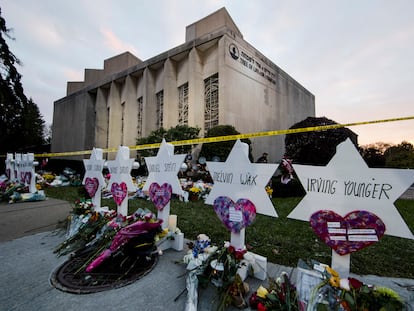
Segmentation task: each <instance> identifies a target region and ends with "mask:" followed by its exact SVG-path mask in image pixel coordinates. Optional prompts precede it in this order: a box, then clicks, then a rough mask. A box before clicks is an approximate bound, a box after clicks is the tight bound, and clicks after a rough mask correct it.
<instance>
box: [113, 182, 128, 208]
mask: <svg viewBox="0 0 414 311" xmlns="http://www.w3.org/2000/svg"><path fill="white" fill-rule="evenodd" d="M111 193H112V197H113V198H114V201H115V203H116V205H121V203H122V202H123V201H124V199H125V198H126V196H127V194H128V190H127V185H126V183H124V182H121V183H120V184H118V183H116V182H114V183H113V184H112V186H111Z"/></svg>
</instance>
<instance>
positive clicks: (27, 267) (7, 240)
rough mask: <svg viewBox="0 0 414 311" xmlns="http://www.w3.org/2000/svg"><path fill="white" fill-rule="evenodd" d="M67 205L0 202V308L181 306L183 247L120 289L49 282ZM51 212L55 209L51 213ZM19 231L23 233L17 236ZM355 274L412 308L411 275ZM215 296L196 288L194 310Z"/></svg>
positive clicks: (274, 268)
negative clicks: (77, 288) (88, 290)
mask: <svg viewBox="0 0 414 311" xmlns="http://www.w3.org/2000/svg"><path fill="white" fill-rule="evenodd" d="M20 204H22V205H20ZM70 209H71V207H70V204H69V203H67V202H64V201H60V200H54V199H49V200H46V201H42V202H32V203H16V204H11V205H4V204H0V221H1V223H0V224H1V231H0V238H1V241H2V242H1V243H0V262H1V264H0V278H1V279H0V280H1V283H2V286H1V287H0V310H8V311H27V310H29V311H30V310H36V311H43V310H46V311H47V310H53V311H56V310H67V311H71V310H74V311H75V310H85V311H89V310H91V311H92V310H101V311H106V310H108V311H109V310H117V311H122V310H143V309H145V310H146V311H157V310H160V311H161V310H171V311H175V310H177V311H178V310H184V307H185V301H186V294H183V295H182V296H181V297H180V298H179V299H178V300H177V301H174V299H175V298H176V297H177V295H179V293H180V292H181V291H182V290H183V289H184V288H185V278H184V277H181V278H179V276H180V275H182V274H184V273H185V266H184V265H182V264H177V263H176V262H177V261H180V260H181V259H182V258H183V256H184V254H185V251H182V252H176V251H174V250H168V251H165V252H164V254H163V255H162V256H160V257H159V260H158V263H157V265H156V266H155V268H154V269H153V270H152V271H151V272H150V273H149V274H148V275H147V276H145V277H143V278H141V279H139V280H137V281H136V282H134V283H132V284H130V285H128V286H125V287H121V288H118V289H112V290H108V291H104V292H99V293H94V294H84V295H77V294H70V293H66V292H62V291H60V290H58V289H56V288H54V287H53V286H52V285H51V284H50V276H51V274H52V273H53V271H54V270H55V269H56V268H58V267H59V266H60V265H61V264H62V263H63V262H64V261H65V260H66V257H64V258H57V257H56V255H55V254H53V249H54V248H55V247H56V246H57V245H58V244H59V243H61V242H62V241H63V240H64V235H65V230H64V229H55V228H56V227H59V226H60V227H61V225H62V221H64V220H65V218H66V217H67V215H68V213H69V211H70ZM52 210H55V211H53V213H52ZM31 212H35V213H34V214H32V213H31ZM34 215H36V216H37V217H34ZM8 219H14V220H13V224H14V225H11V224H10V225H8V226H7V228H6V227H4V224H5V222H7V221H8ZM14 231H16V232H14ZM39 231H40V233H36V234H33V233H35V232H39ZM27 234H30V235H27ZM22 235H26V236H24V237H20V236H22ZM282 271H286V272H288V273H292V278H293V280H295V271H296V270H295V269H292V268H289V267H284V266H280V265H276V264H271V263H268V274H269V275H270V276H272V277H273V276H279V274H280V273H281V272H282ZM353 276H354V277H357V278H359V279H361V280H362V281H364V282H366V283H370V284H376V285H382V286H387V287H390V288H392V289H394V290H396V291H397V292H398V293H399V294H400V295H401V296H402V297H403V298H404V299H405V300H406V301H409V302H410V303H411V305H412V306H414V291H413V290H414V279H397V278H382V277H377V276H356V275H353ZM247 281H248V283H249V285H250V289H251V292H252V291H254V290H256V289H257V287H258V286H259V285H260V284H265V285H267V281H260V280H257V279H251V278H249V279H247ZM397 283H398V284H400V285H401V284H402V285H405V286H410V288H408V287H407V288H405V287H401V286H399V285H398V284H397ZM409 289H411V290H409ZM215 297H216V296H215V292H214V290H212V289H209V290H200V291H199V305H198V310H214V308H213V307H212V302H213V301H214V298H215ZM231 310H236V309H231ZM245 310H249V309H245Z"/></svg>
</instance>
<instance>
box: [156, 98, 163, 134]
mask: <svg viewBox="0 0 414 311" xmlns="http://www.w3.org/2000/svg"><path fill="white" fill-rule="evenodd" d="M155 96H157V111H156V113H157V121H156V126H157V129H159V128H160V127H163V126H164V91H160V92H158V93H157V94H155Z"/></svg>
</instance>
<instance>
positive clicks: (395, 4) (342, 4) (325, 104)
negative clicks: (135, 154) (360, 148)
mask: <svg viewBox="0 0 414 311" xmlns="http://www.w3.org/2000/svg"><path fill="white" fill-rule="evenodd" d="M0 7H1V15H2V16H3V18H4V19H5V20H6V25H7V27H8V28H12V29H13V32H12V36H13V37H14V38H15V40H13V41H12V40H8V41H7V42H8V45H9V48H10V50H11V51H12V52H13V53H14V55H15V56H16V57H17V58H19V59H20V61H21V62H22V66H21V67H20V66H18V67H17V69H18V71H19V73H20V74H21V75H22V83H23V87H24V91H25V94H26V96H27V97H29V98H32V99H33V101H34V102H35V103H36V104H37V106H38V107H39V109H40V113H41V114H42V116H43V119H44V120H45V122H46V123H47V124H51V123H52V119H53V103H54V102H55V101H56V100H58V99H60V98H63V97H65V96H66V84H67V82H68V81H83V74H84V69H85V68H88V69H103V63H104V60H105V59H107V58H110V57H113V56H115V55H118V54H121V53H123V52H125V51H129V52H131V53H132V54H134V55H135V56H137V57H138V58H140V59H141V60H143V61H145V60H147V59H149V58H151V57H154V56H156V55H158V54H160V53H162V52H165V51H167V50H170V49H172V48H174V47H176V46H179V45H181V44H183V43H184V42H185V28H186V26H188V25H190V24H192V23H194V22H196V21H198V20H200V19H202V18H204V17H205V16H207V15H209V14H211V13H213V12H215V11H217V10H218V9H220V8H222V7H225V8H226V9H227V11H228V12H229V14H230V16H231V17H232V19H233V21H234V22H235V24H236V25H237V27H238V28H239V30H240V31H241V33H242V34H243V37H244V39H245V40H246V41H247V42H249V43H250V44H251V45H253V46H254V47H255V48H256V49H258V50H259V51H260V52H261V53H262V54H263V55H265V56H266V57H267V58H269V59H270V60H271V61H273V62H274V63H275V64H276V65H277V66H279V67H280V68H281V69H283V70H284V71H285V72H287V73H288V74H289V75H290V76H292V77H293V78H294V79H295V80H296V81H298V82H299V83H300V84H302V85H303V86H304V87H305V88H306V89H308V90H309V91H310V92H311V93H312V94H314V95H315V105H316V116H317V117H327V118H329V119H332V120H334V121H335V122H337V123H341V124H346V123H353V122H362V121H373V120H384V119H391V118H399V117H411V116H414V92H413V90H412V89H411V88H414V83H413V82H414V1H411V0H393V1H389V0H364V1H360V0H346V1H345V0H341V1H340V0H312V1H308V0H289V1H288V0H284V1H281V0H258V1H251V0H227V1H219V0H203V1H199V0H70V1H69V0H68V1H64V0H36V1H33V0H3V1H2V3H1V4H0ZM350 129H351V130H353V131H354V132H355V133H356V134H358V141H359V144H360V145H365V144H370V143H375V142H386V143H392V144H399V143H401V142H402V141H408V142H411V143H414V120H408V121H399V122H388V123H380V124H375V125H361V126H354V127H350Z"/></svg>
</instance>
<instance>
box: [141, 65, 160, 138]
mask: <svg viewBox="0 0 414 311" xmlns="http://www.w3.org/2000/svg"><path fill="white" fill-rule="evenodd" d="M143 94H144V107H143V114H144V118H143V120H142V121H143V126H142V128H143V133H142V134H143V137H145V136H148V135H149V134H150V133H151V131H153V130H155V120H156V112H157V111H156V110H157V109H156V98H155V81H154V74H153V72H152V71H151V70H150V69H149V68H145V70H144V75H143Z"/></svg>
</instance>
